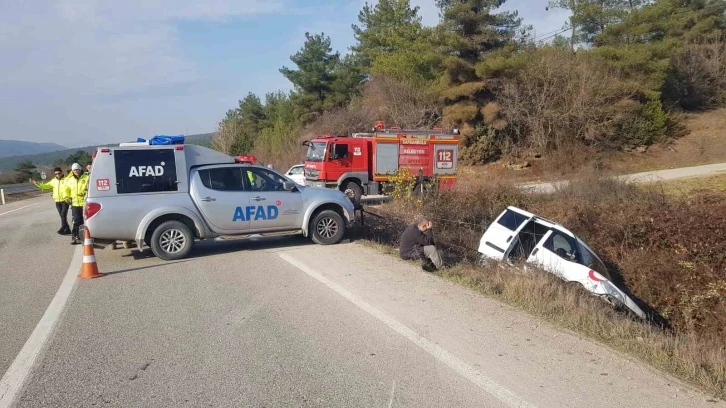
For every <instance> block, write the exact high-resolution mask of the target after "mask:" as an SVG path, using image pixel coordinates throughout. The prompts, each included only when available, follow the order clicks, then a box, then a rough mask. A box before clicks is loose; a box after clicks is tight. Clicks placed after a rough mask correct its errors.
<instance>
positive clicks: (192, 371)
mask: <svg viewBox="0 0 726 408" xmlns="http://www.w3.org/2000/svg"><path fill="white" fill-rule="evenodd" d="M36 203H40V204H36ZM21 204H22V205H21ZM27 205H32V206H31V207H26V208H22V207H24V206H27ZM7 211H13V212H11V213H7ZM56 224H58V221H57V214H56V213H55V209H54V208H53V206H52V203H51V202H50V200H49V199H48V198H47V197H44V198H42V199H35V200H28V201H24V202H22V203H14V204H12V205H9V206H7V208H3V209H2V210H0V231H3V232H4V233H3V234H0V265H1V266H2V267H0V282H2V284H1V285H0V308H1V309H0V329H2V330H0V373H3V372H5V370H7V368H8V367H9V366H10V365H11V364H14V359H15V361H17V358H16V357H15V356H16V355H17V354H18V353H19V352H20V351H21V349H22V350H26V349H27V345H26V341H27V340H28V338H29V336H30V337H31V339H32V338H33V336H31V333H33V330H34V327H35V325H36V324H37V323H38V322H39V320H40V319H41V316H45V315H44V312H46V308H48V310H51V309H55V306H51V307H49V306H48V305H49V304H51V299H53V303H52V305H56V303H55V302H56V298H54V295H55V293H56V290H58V288H59V285H60V286H61V288H62V289H63V288H64V285H65V283H63V284H61V282H72V290H69V291H68V293H69V296H68V298H67V302H66V303H65V305H64V307H63V308H62V311H58V310H56V312H57V313H58V316H59V319H58V321H57V323H56V324H55V326H54V329H53V330H52V334H51V335H50V336H49V337H48V338H47V341H45V342H43V343H42V347H40V348H39V349H38V355H37V358H35V360H34V363H33V364H32V369H31V370H30V371H29V374H28V375H27V377H25V379H24V382H23V383H22V388H19V390H18V392H17V393H16V394H15V397H14V406H15V407H46V406H47V407H59V406H62V407H71V406H72V407H91V406H113V407H147V406H154V407H156V406H160V407H177V406H191V407H201V406H214V407H240V406H245V407H269V406H296V407H299V406H314V407H332V406H335V407H337V406H345V407H348V406H355V407H358V406H365V407H393V406H399V407H400V406H408V407H470V406H472V407H473V406H477V407H482V406H483V407H513V406H522V407H526V406H537V407H583V406H587V407H615V406H617V407H626V406H628V407H629V406H633V407H657V408H662V407H664V406H668V407H676V406H678V407H702V406H703V407H723V406H726V404H723V403H722V402H709V401H708V400H709V399H710V397H709V396H708V395H705V394H702V393H700V392H698V391H696V390H693V389H692V388H690V387H688V386H685V385H683V384H682V383H681V382H679V381H677V380H675V379H673V378H670V377H668V376H666V375H663V374H661V373H658V372H656V371H654V370H653V369H651V368H648V367H647V366H644V365H642V364H640V363H638V362H637V361H634V360H632V359H629V358H627V357H625V356H622V355H620V354H618V353H615V352H613V351H611V350H609V349H607V348H605V347H602V346H600V345H598V344H595V343H593V342H591V341H588V340H584V339H581V338H579V337H577V336H575V335H573V334H571V333H567V332H563V331H560V330H557V329H555V328H553V327H551V326H550V325H548V324H546V323H542V322H540V321H537V320H535V319H533V318H531V317H529V316H527V315H525V314H523V313H521V312H519V311H516V310H514V309H512V308H510V307H508V306H505V305H502V304H500V303H498V302H496V301H493V300H491V299H488V298H485V297H483V296H481V295H479V294H476V293H474V292H472V291H470V290H468V289H466V288H463V287H461V286H457V285H454V284H452V283H449V282H447V281H444V280H442V279H439V278H437V277H435V276H431V275H429V274H426V273H425V272H423V271H422V270H421V269H420V268H419V267H418V266H417V265H414V264H410V263H406V262H403V261H400V260H398V259H396V258H393V257H390V256H387V255H382V254H381V253H379V252H376V251H375V250H373V249H371V248H367V247H364V246H362V245H360V244H357V243H348V244H341V245H336V246H318V245H313V244H310V243H309V241H307V240H305V239H302V238H277V239H259V240H255V241H237V242H225V243H216V244H215V243H203V244H200V245H199V246H198V247H197V248H196V249H195V251H194V253H193V257H192V258H190V259H186V260H182V261H176V262H163V261H160V260H159V259H157V258H154V257H153V256H151V255H150V254H148V253H142V254H140V253H137V252H135V251H131V250H124V249H119V250H111V249H105V250H96V256H97V261H98V265H99V268H100V269H101V271H102V272H104V273H105V274H106V275H105V276H103V277H101V278H98V279H93V280H75V279H74V280H72V281H70V280H64V276H66V277H68V276H70V277H71V278H72V277H73V276H74V275H75V274H77V269H74V265H73V263H76V262H78V257H77V256H76V257H74V251H79V250H78V249H76V248H78V247H72V246H70V245H69V244H68V241H69V238H68V237H59V236H57V235H55V232H54V231H55V230H56V229H58V225H56ZM69 266H70V268H69ZM46 315H47V313H46ZM43 319H45V317H43ZM43 321H44V320H41V322H43ZM31 343H32V344H34V343H33V341H28V344H31ZM24 345H25V347H24ZM13 366H15V365H13ZM8 377H10V376H8V375H6V376H5V377H3V378H4V379H7V378H8ZM0 385H1V384H0ZM0 398H2V395H0ZM1 401H2V400H0V406H2V405H3V404H2V402H1Z"/></svg>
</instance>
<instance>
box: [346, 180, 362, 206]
mask: <svg viewBox="0 0 726 408" xmlns="http://www.w3.org/2000/svg"><path fill="white" fill-rule="evenodd" d="M343 193H345V195H347V196H348V198H350V201H352V202H354V203H356V204H357V203H359V202H360V197H361V196H362V195H363V190H361V188H360V186H359V185H358V183H356V182H355V181H349V182H347V183H346V184H345V188H344V189H343Z"/></svg>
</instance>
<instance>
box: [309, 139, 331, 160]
mask: <svg viewBox="0 0 726 408" xmlns="http://www.w3.org/2000/svg"><path fill="white" fill-rule="evenodd" d="M326 145H327V143H326V142H312V143H310V145H309V146H308V154H307V155H306V156H305V161H311V162H321V161H323V160H324V159H325V147H326Z"/></svg>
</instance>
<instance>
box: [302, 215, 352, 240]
mask: <svg viewBox="0 0 726 408" xmlns="http://www.w3.org/2000/svg"><path fill="white" fill-rule="evenodd" d="M310 229H311V230H312V231H311V232H312V234H310V235H311V236H312V239H313V242H315V243H316V244H319V245H332V244H337V243H338V242H340V241H341V240H342V239H343V235H345V224H344V223H343V217H341V216H340V214H338V213H337V212H335V211H333V210H323V211H320V212H319V213H317V214H315V216H314V217H313V220H312V222H311V223H310Z"/></svg>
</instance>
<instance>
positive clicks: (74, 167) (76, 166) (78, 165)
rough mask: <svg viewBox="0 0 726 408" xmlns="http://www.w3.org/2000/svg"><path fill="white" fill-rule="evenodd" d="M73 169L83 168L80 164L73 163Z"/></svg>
mask: <svg viewBox="0 0 726 408" xmlns="http://www.w3.org/2000/svg"><path fill="white" fill-rule="evenodd" d="M73 170H83V168H82V167H81V165H80V164H78V163H73V165H72V166H71V171H73Z"/></svg>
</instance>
